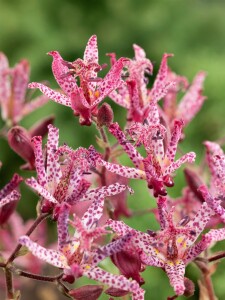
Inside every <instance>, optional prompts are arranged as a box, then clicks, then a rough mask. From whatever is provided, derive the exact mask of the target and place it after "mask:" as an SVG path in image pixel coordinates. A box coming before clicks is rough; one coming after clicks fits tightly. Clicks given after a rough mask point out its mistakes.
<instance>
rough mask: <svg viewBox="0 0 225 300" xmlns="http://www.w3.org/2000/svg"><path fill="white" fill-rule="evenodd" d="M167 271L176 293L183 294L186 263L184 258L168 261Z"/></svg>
mask: <svg viewBox="0 0 225 300" xmlns="http://www.w3.org/2000/svg"><path fill="white" fill-rule="evenodd" d="M165 271H166V273H167V275H168V277H169V280H170V284H171V286H172V287H173V288H174V291H175V293H176V295H183V293H184V290H185V286H184V273H185V265H184V263H183V261H182V260H176V261H175V262H173V261H167V262H166V264H165Z"/></svg>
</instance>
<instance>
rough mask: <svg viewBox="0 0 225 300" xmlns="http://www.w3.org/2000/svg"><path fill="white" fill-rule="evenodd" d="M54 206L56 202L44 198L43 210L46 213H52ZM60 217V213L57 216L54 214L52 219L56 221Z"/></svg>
mask: <svg viewBox="0 0 225 300" xmlns="http://www.w3.org/2000/svg"><path fill="white" fill-rule="evenodd" d="M53 207H54V203H52V202H50V201H48V200H46V199H44V200H43V201H42V203H41V212H42V213H43V214H44V213H51V212H52V210H53ZM57 218H58V215H57V216H55V215H54V216H53V217H52V219H53V220H54V221H56V220H57Z"/></svg>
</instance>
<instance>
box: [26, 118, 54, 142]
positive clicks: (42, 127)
mask: <svg viewBox="0 0 225 300" xmlns="http://www.w3.org/2000/svg"><path fill="white" fill-rule="evenodd" d="M54 120H55V117H54V116H50V117H47V118H44V119H42V120H41V121H39V122H37V123H35V124H34V126H32V128H31V129H30V130H29V133H30V136H31V137H33V136H42V137H43V136H44V135H46V134H47V133H48V125H49V124H53V122H54Z"/></svg>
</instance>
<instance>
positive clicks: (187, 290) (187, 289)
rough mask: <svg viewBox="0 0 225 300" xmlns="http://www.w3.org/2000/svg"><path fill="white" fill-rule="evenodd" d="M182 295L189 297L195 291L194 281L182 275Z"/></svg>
mask: <svg viewBox="0 0 225 300" xmlns="http://www.w3.org/2000/svg"><path fill="white" fill-rule="evenodd" d="M184 286H185V290H184V296H185V297H191V296H193V295H194V292H195V285H194V283H193V282H192V281H191V280H190V279H189V278H187V277H184Z"/></svg>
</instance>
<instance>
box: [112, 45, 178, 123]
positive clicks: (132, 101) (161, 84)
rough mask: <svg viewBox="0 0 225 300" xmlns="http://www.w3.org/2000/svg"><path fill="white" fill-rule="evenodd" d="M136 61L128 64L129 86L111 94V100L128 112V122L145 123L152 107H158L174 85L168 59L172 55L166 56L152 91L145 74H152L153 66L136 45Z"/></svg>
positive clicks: (127, 82) (127, 81)
mask: <svg viewBox="0 0 225 300" xmlns="http://www.w3.org/2000/svg"><path fill="white" fill-rule="evenodd" d="M133 47H134V53H135V59H134V60H131V61H129V63H128V66H127V68H128V73H129V77H128V79H127V80H126V84H127V85H123V86H122V87H121V88H119V89H118V90H117V91H113V92H112V93H110V98H112V100H113V101H115V102H116V103H117V104H119V105H121V106H123V107H124V108H126V109H127V110H128V117H127V118H128V120H129V121H133V122H141V123H142V122H143V121H144V119H145V115H146V113H147V112H148V111H149V109H150V107H152V106H156V105H157V102H158V101H159V100H160V99H162V98H163V97H164V96H165V95H166V94H167V92H168V90H169V88H170V87H172V86H173V85H174V82H173V81H169V80H168V76H167V75H168V74H167V73H168V66H167V58H168V57H170V56H173V55H172V54H167V53H166V54H164V55H163V58H162V62H161V65H160V69H159V72H158V74H157V76H156V80H155V82H154V84H153V87H152V89H151V90H148V89H147V83H148V81H147V78H146V77H145V74H152V71H153V66H152V63H151V61H150V60H149V59H147V58H146V54H145V51H144V50H143V49H142V48H141V47H139V46H138V45H134V46H133Z"/></svg>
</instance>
